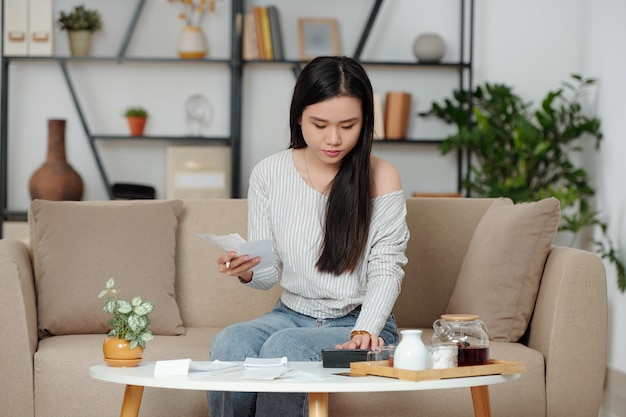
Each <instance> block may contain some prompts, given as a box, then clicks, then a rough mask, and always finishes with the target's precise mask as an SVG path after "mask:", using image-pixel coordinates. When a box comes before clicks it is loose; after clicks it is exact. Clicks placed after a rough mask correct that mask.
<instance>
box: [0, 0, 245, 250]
mask: <svg viewBox="0 0 626 417" xmlns="http://www.w3.org/2000/svg"><path fill="white" fill-rule="evenodd" d="M145 4H146V0H137V2H136V6H135V7H134V10H132V12H131V13H132V14H131V18H130V21H129V24H128V26H127V28H126V33H125V34H124V37H123V39H122V42H121V45H120V47H119V50H118V53H117V54H114V55H110V56H87V57H73V56H48V57H41V56H36V57H35V56H5V55H2V79H1V88H2V96H1V98H0V109H2V111H1V112H0V238H1V237H2V223H3V222H4V220H26V217H27V215H26V212H25V211H12V210H8V209H7V183H8V180H7V174H8V167H7V165H8V145H7V143H8V140H7V132H8V110H9V109H8V108H7V106H8V80H9V72H10V67H11V65H10V64H11V63H15V62H55V63H58V64H59V66H60V68H61V71H62V73H63V77H64V79H65V82H66V84H67V88H68V90H69V93H70V95H71V98H72V101H73V103H74V107H75V108H76V111H77V113H78V117H79V120H80V123H81V125H82V128H83V131H84V133H85V136H86V139H87V141H88V144H89V147H90V150H91V153H92V155H93V157H94V160H95V163H96V166H97V168H98V171H99V173H100V177H101V179H102V181H103V183H104V186H105V189H106V191H107V194H108V196H109V198H113V195H112V184H111V182H110V181H109V178H108V175H107V172H106V170H105V167H104V164H103V162H102V160H101V158H100V153H99V150H98V148H97V146H96V142H99V141H115V140H120V141H129V140H132V141H140V142H142V141H145V142H148V141H170V142H175V143H201V144H203V145H207V146H212V145H227V146H230V148H231V177H232V179H231V196H232V197H239V196H240V195H239V194H240V191H239V189H240V171H241V149H240V147H241V97H242V89H241V83H242V80H241V78H242V66H241V58H240V57H241V28H240V27H238V26H237V25H236V24H235V22H236V21H237V19H238V16H241V15H242V13H243V1H242V0H233V1H232V6H231V21H232V25H231V31H230V41H231V51H230V57H228V58H201V59H181V58H178V57H153V56H147V57H141V56H127V55H126V51H127V49H128V45H129V43H130V39H131V38H132V35H133V33H134V31H135V27H136V25H137V22H138V20H139V16H140V15H141V12H142V10H143V7H144V6H145ZM0 8H1V10H4V0H0ZM2 47H3V51H4V45H2ZM105 62H111V63H116V64H122V63H128V64H142V63H162V64H169V63H172V64H179V63H180V64H183V63H184V64H185V65H189V64H191V65H193V64H203V65H207V64H210V65H226V66H227V67H228V68H229V71H230V96H231V100H230V102H231V105H230V136H227V137H226V136H215V137H208V136H189V135H182V136H179V135H165V134H163V135H146V136H141V137H135V136H129V135H117V134H106V133H105V134H94V133H93V132H92V131H91V129H90V127H89V124H88V122H87V119H86V117H85V115H84V112H83V110H82V109H83V107H82V105H81V103H80V100H79V98H78V95H77V92H76V88H75V87H74V84H73V82H72V78H71V75H70V70H69V68H70V67H72V66H74V65H82V64H90V63H94V64H99V63H105Z"/></svg>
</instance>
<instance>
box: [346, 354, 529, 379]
mask: <svg viewBox="0 0 626 417" xmlns="http://www.w3.org/2000/svg"><path fill="white" fill-rule="evenodd" d="M524 372H526V365H525V364H524V362H511V361H502V360H497V359H490V360H489V362H488V363H487V364H486V365H476V366H459V367H456V368H447V369H426V370H424V371H409V370H406V369H397V368H393V367H391V366H389V365H388V363H387V361H380V362H370V363H368V362H352V363H351V364H350V374H351V375H355V376H357V375H376V376H386V377H389V378H397V379H402V380H405V381H426V380H431V379H446V378H460V377H466V376H481V375H508V374H523V373H524Z"/></svg>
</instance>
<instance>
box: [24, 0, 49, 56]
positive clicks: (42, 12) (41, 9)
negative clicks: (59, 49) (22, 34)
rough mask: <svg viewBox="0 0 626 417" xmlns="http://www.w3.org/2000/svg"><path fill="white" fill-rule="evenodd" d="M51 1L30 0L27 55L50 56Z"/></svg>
mask: <svg viewBox="0 0 626 417" xmlns="http://www.w3.org/2000/svg"><path fill="white" fill-rule="evenodd" d="M52 13H53V12H52V0H30V6H29V10H28V15H29V24H28V26H29V33H30V35H29V37H28V42H29V46H28V55H31V56H52V53H53V51H52V49H53V47H52V45H53V42H52V36H53V33H54V30H53V28H54V21H53V17H52Z"/></svg>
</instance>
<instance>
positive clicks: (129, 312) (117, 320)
mask: <svg viewBox="0 0 626 417" xmlns="http://www.w3.org/2000/svg"><path fill="white" fill-rule="evenodd" d="M114 287H115V281H114V280H113V278H110V279H109V280H108V281H107V282H106V285H105V289H104V290H102V291H101V292H100V295H98V298H102V297H105V296H107V295H108V297H107V298H105V299H104V307H103V308H102V310H103V311H105V312H106V313H109V314H111V315H113V317H111V318H110V319H109V321H108V324H109V325H110V326H112V327H113V329H112V330H111V331H110V332H109V333H108V334H107V335H108V336H112V337H117V338H119V339H125V340H128V341H129V342H130V350H133V349H135V348H136V347H137V346H141V347H142V348H144V349H145V348H146V342H149V341H150V340H152V339H154V336H153V335H152V332H151V331H150V330H149V329H148V325H149V324H150V319H149V318H148V314H150V313H151V312H152V310H154V305H153V304H152V303H151V302H150V301H143V300H142V299H141V297H139V296H136V297H133V299H132V300H131V301H130V302H128V301H126V300H121V299H119V297H118V294H119V292H120V290H118V289H116V288H114Z"/></svg>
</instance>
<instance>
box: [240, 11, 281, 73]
mask: <svg viewBox="0 0 626 417" xmlns="http://www.w3.org/2000/svg"><path fill="white" fill-rule="evenodd" d="M243 42H244V43H243V51H244V58H245V59H261V60H265V61H271V60H282V59H285V52H284V46H283V34H282V27H281V24H280V16H279V13H278V8H277V7H276V6H254V7H252V12H251V13H250V14H249V17H244V41H243ZM255 48H256V52H255Z"/></svg>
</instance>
